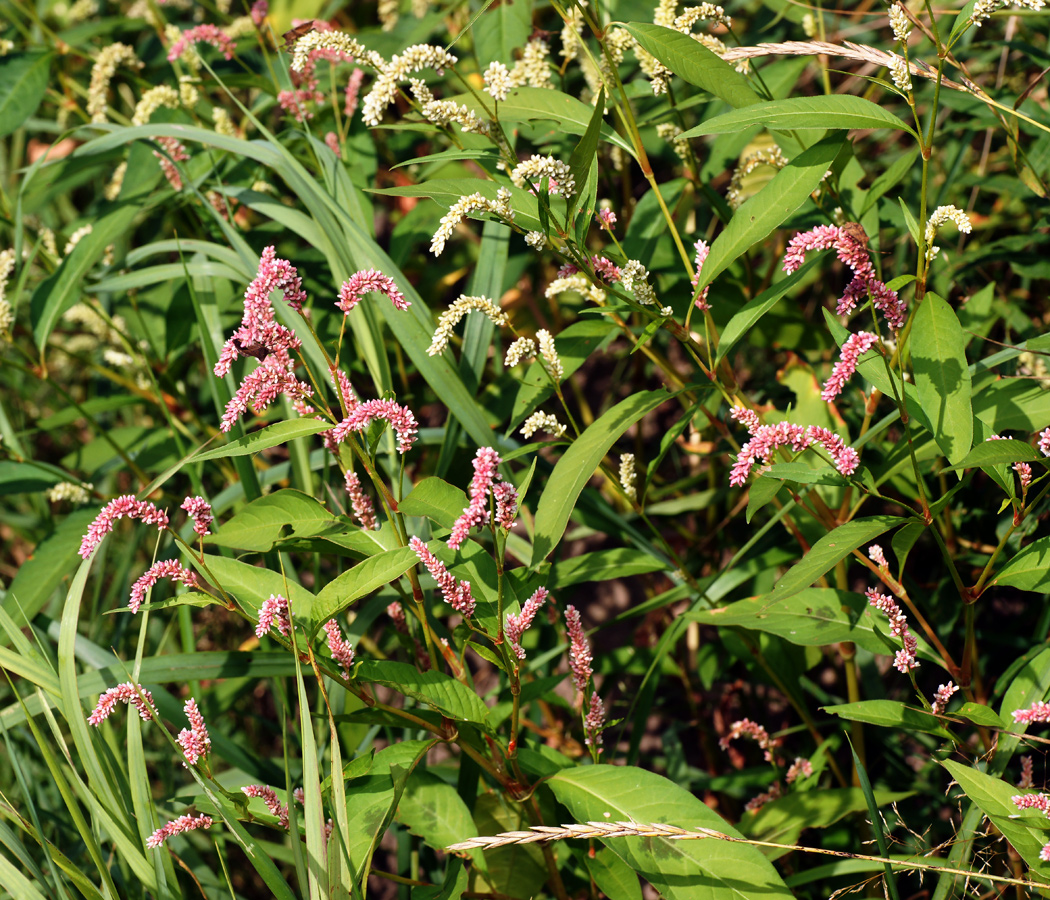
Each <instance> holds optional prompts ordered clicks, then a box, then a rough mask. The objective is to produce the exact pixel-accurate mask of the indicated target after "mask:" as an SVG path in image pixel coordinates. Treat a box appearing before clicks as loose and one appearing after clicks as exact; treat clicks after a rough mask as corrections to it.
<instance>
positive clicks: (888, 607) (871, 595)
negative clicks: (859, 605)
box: [864, 588, 919, 675]
mask: <svg viewBox="0 0 1050 900" xmlns="http://www.w3.org/2000/svg"><path fill="white" fill-rule="evenodd" d="M864 596H865V597H867V598H868V602H869V603H870V604H871V605H872V606H874V607H875V608H876V609H877V610H880V611H881V612H884V613H885V614H886V618H887V619H888V620H889V623H890V634H892V635H893V636H894V637H899V638H900V639H901V643H902V644H903V645H904V646H903V648H902V649H900V650H898V651H897V653H896V655H895V656H894V657H893V666H894V668H895V669H896V670H897V671H898V672H900V673H901V674H902V675H906V674H907V673H908V672H910V671H912V670H913V669H916V668H918V666H919V660H918V659H917V658H916V656H915V648H916V646H917V644H916V641H915V635H913V634H912V633H911V631H909V630H908V621H907V619H905V618H904V613H902V612H901V610H900V607H899V606H897V603H896V601H894V599H893V598H892V597H889V596H887V595H886V594H883V593H881V592H880V591H878V590H877V589H876V588H868V590H866V591H865V592H864Z"/></svg>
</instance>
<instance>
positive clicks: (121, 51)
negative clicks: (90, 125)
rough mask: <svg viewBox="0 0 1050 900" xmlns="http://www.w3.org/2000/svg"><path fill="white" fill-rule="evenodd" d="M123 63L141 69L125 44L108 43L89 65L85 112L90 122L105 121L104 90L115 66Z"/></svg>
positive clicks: (140, 62) (130, 67) (135, 57)
mask: <svg viewBox="0 0 1050 900" xmlns="http://www.w3.org/2000/svg"><path fill="white" fill-rule="evenodd" d="M121 64H124V65H126V66H127V67H128V68H129V69H141V68H142V66H143V63H142V61H141V60H140V59H139V58H138V57H137V56H136V55H135V51H134V50H133V49H132V48H131V47H129V46H128V45H127V44H120V43H117V44H110V45H109V46H108V47H103V48H102V50H101V51H100V52H99V54H98V57H97V58H96V59H95V64H94V66H92V67H91V84H90V85H89V87H88V99H87V112H88V115H89V116H91V121H92V122H105V121H106V110H107V109H108V108H109V107H108V106H107V104H106V92H107V91H108V90H109V83H110V81H112V79H113V76H114V75H115V74H116V71H117V66H119V65H121Z"/></svg>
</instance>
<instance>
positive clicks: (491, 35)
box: [471, 0, 532, 117]
mask: <svg viewBox="0 0 1050 900" xmlns="http://www.w3.org/2000/svg"><path fill="white" fill-rule="evenodd" d="M471 30H472V32H473V41H474V42H473V46H474V51H475V52H476V53H477V55H478V66H479V67H480V68H481V69H485V68H487V67H488V64H489V63H490V62H493V61H494V60H495V61H498V62H503V63H506V64H507V65H508V66H509V65H510V60H512V59H514V51H515V50H520V49H521V48H522V47H524V46H525V44H526V42H527V41H528V39H529V35H530V34H531V33H532V0H515V2H513V3H496V4H494V5H493V6H492V7H490V8H489V9H486V10H485V13H484V15H481V16H479V17H478V18H477V20H476V21H475V22H474V24H473V25H472V26H471ZM499 111H500V113H501V114H502V112H503V109H502V107H500V108H499ZM501 117H502V115H501Z"/></svg>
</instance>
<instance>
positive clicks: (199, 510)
mask: <svg viewBox="0 0 1050 900" xmlns="http://www.w3.org/2000/svg"><path fill="white" fill-rule="evenodd" d="M179 509H184V510H186V512H187V514H188V515H189V517H190V518H191V519H193V531H194V532H195V533H196V534H199V535H200V536H201V537H203V536H204V535H206V534H208V532H209V531H210V530H211V523H212V522H213V521H214V520H215V517H214V516H213V515H212V512H211V504H210V503H209V502H208V501H207V500H205V499H204V498H203V497H187V498H186V499H185V500H183V501H182V506H180V507H179Z"/></svg>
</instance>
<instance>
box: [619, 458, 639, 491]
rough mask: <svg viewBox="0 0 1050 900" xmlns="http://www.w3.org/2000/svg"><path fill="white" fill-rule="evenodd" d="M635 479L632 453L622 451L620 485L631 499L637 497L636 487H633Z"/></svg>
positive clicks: (636, 472) (636, 476)
mask: <svg viewBox="0 0 1050 900" xmlns="http://www.w3.org/2000/svg"><path fill="white" fill-rule="evenodd" d="M637 479H638V471H637V470H636V469H635V467H634V454H633V453H624V454H623V455H622V456H621V457H620V487H622V488H623V492H624V493H625V494H626V495H627V496H628V497H629V498H630V499H631V500H637V499H638V489H637V488H636V487H635V481H637Z"/></svg>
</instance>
